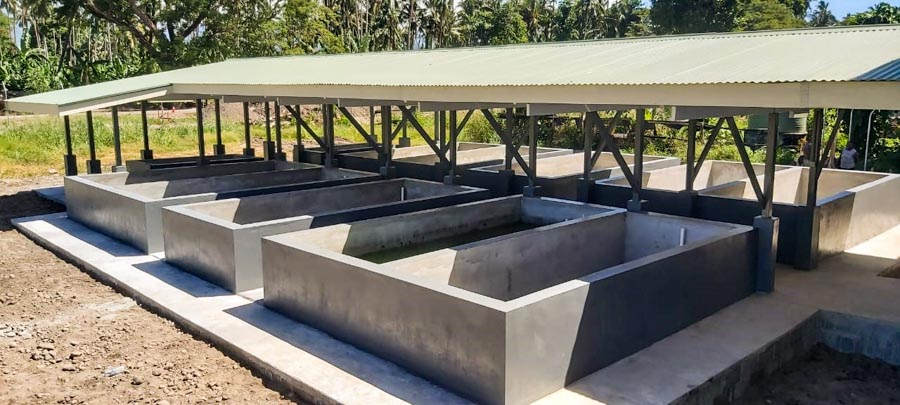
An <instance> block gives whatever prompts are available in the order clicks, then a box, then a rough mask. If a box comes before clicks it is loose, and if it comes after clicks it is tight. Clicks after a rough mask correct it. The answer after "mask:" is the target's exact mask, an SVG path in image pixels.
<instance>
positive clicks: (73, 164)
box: [63, 115, 78, 176]
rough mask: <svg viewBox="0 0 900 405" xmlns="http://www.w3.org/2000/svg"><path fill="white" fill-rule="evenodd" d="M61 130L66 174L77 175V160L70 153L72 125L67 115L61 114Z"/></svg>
mask: <svg viewBox="0 0 900 405" xmlns="http://www.w3.org/2000/svg"><path fill="white" fill-rule="evenodd" d="M63 131H65V136H66V156H65V157H64V159H63V162H64V164H65V171H66V176H77V175H78V162H77V161H76V158H75V155H74V154H73V153H72V125H71V123H69V116H68V115H66V116H63Z"/></svg>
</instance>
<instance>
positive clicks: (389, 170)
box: [378, 166, 397, 179]
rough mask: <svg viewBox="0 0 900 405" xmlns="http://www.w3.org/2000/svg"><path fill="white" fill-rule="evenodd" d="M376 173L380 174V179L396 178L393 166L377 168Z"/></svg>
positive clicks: (395, 170)
mask: <svg viewBox="0 0 900 405" xmlns="http://www.w3.org/2000/svg"><path fill="white" fill-rule="evenodd" d="M378 173H380V174H381V177H384V178H385V179H393V178H395V177H397V168H396V167H394V166H388V167H384V166H382V167H379V168H378Z"/></svg>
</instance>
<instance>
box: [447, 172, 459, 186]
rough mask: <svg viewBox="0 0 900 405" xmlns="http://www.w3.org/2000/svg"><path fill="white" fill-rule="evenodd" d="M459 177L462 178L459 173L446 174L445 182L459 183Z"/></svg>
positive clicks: (450, 183)
mask: <svg viewBox="0 0 900 405" xmlns="http://www.w3.org/2000/svg"><path fill="white" fill-rule="evenodd" d="M459 179H460V176H459V175H458V174H456V175H452V176H451V175H447V176H444V184H446V185H452V184H459Z"/></svg>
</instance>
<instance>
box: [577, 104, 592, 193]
mask: <svg viewBox="0 0 900 405" xmlns="http://www.w3.org/2000/svg"><path fill="white" fill-rule="evenodd" d="M581 123H582V124H581V125H582V127H581V135H582V136H583V137H584V146H583V147H582V148H583V151H584V166H583V170H582V174H581V187H580V189H579V190H578V201H581V202H588V200H590V195H591V188H592V187H593V183H592V182H591V172H592V171H593V170H594V168H593V165H592V164H591V151H592V150H593V149H594V115H593V114H591V113H587V114H584V119H582V120H581Z"/></svg>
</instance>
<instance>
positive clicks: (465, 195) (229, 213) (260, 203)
mask: <svg viewBox="0 0 900 405" xmlns="http://www.w3.org/2000/svg"><path fill="white" fill-rule="evenodd" d="M487 196H488V193H487V191H486V190H480V189H475V188H471V187H463V186H447V185H443V184H440V183H431V182H425V181H420V180H409V179H396V180H387V181H376V182H370V183H361V184H352V185H345V186H337V187H330V188H325V189H315V190H303V191H292V192H287V193H275V194H264V195H256V196H251V197H243V198H233V199H227V200H219V201H212V202H204V203H196V204H187V205H179V206H175V207H168V208H166V209H164V210H163V213H162V223H163V235H164V238H163V240H164V245H165V253H166V261H168V262H170V263H172V264H173V265H175V266H176V267H179V268H181V269H182V270H185V271H188V272H190V273H193V274H195V275H197V276H200V277H201V278H204V279H206V280H208V281H210V282H213V283H215V284H217V285H219V286H221V287H223V288H226V289H229V290H231V291H235V292H239V291H246V290H251V289H255V288H260V287H262V270H261V267H262V257H261V248H260V238H261V237H263V236H268V235H277V234H280V233H286V232H292V231H298V230H303V229H309V228H314V227H321V226H326V225H333V224H336V223H341V222H351V221H357V220H363V219H369V218H373V217H378V216H385V215H394V214H399V213H405V212H411V211H416V210H423V209H430V208H435V207H440V206H445V205H452V204H460V203H466V202H471V201H475V200H479V199H484V198H486V197H487Z"/></svg>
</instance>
